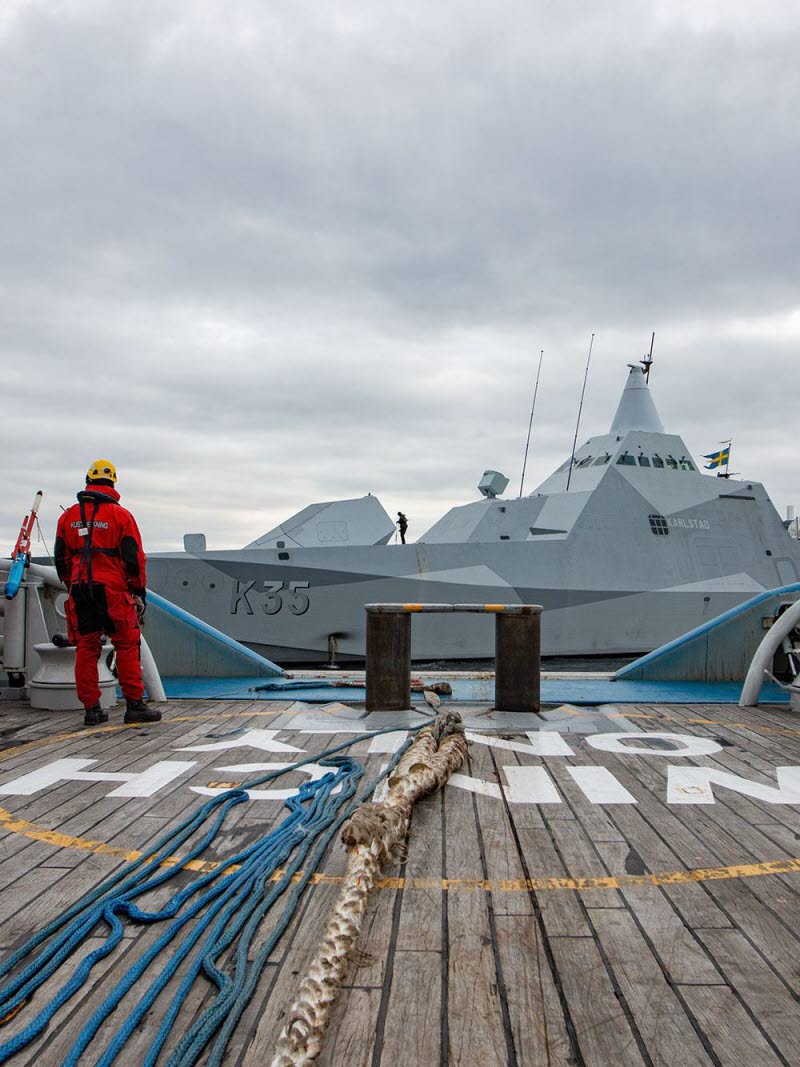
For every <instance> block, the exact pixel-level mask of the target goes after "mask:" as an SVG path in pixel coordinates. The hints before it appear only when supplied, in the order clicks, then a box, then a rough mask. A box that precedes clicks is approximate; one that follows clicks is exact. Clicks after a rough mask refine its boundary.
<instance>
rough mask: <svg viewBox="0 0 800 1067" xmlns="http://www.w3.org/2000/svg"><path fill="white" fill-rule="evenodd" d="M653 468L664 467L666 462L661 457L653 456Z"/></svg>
mask: <svg viewBox="0 0 800 1067" xmlns="http://www.w3.org/2000/svg"><path fill="white" fill-rule="evenodd" d="M653 466H654V467H663V466H664V460H663V459H662V458H661V456H653Z"/></svg>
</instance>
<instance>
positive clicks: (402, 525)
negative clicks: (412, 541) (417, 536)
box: [397, 511, 408, 544]
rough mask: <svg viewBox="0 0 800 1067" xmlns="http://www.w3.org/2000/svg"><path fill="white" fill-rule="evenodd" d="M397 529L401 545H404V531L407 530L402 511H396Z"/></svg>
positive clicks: (405, 519) (406, 520)
mask: <svg viewBox="0 0 800 1067" xmlns="http://www.w3.org/2000/svg"><path fill="white" fill-rule="evenodd" d="M397 528H398V529H399V531H400V540H401V541H402V543H403V544H405V543H406V530H407V529H408V519H407V518H406V517H405V515H404V514H403V513H402V511H398V513H397Z"/></svg>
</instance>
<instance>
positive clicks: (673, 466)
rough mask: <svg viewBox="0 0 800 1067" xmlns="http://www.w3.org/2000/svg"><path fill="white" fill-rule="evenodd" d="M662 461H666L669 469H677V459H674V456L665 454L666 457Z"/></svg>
mask: <svg viewBox="0 0 800 1067" xmlns="http://www.w3.org/2000/svg"><path fill="white" fill-rule="evenodd" d="M664 462H665V463H666V465H667V466H668V467H669V469H670V470H671V471H676V470H677V469H678V461H677V459H675V457H674V456H667V458H666V460H665V461H664Z"/></svg>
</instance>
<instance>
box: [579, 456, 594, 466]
mask: <svg viewBox="0 0 800 1067" xmlns="http://www.w3.org/2000/svg"><path fill="white" fill-rule="evenodd" d="M593 458H594V457H593V456H586V457H585V459H582V460H581V461H580V463H578V464H577V465H578V466H579V467H588V466H589V465H590V464H591V462H592V459H593Z"/></svg>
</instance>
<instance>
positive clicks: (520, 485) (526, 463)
mask: <svg viewBox="0 0 800 1067" xmlns="http://www.w3.org/2000/svg"><path fill="white" fill-rule="evenodd" d="M543 359H544V349H542V350H541V352H540V353H539V369H538V370H537V372H536V385H535V386H534V389H533V403H532V404H531V417H530V420H529V422H528V440H527V441H526V442H525V459H524V460H523V461H522V478H520V482H519V495H520V496H522V487H523V486H524V485H525V468H526V467H527V465H528V447H529V445H530V443H531V427H532V426H533V413H534V411H535V410H536V396H537V394H538V392H539V375H540V374H541V373H542V360H543Z"/></svg>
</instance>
